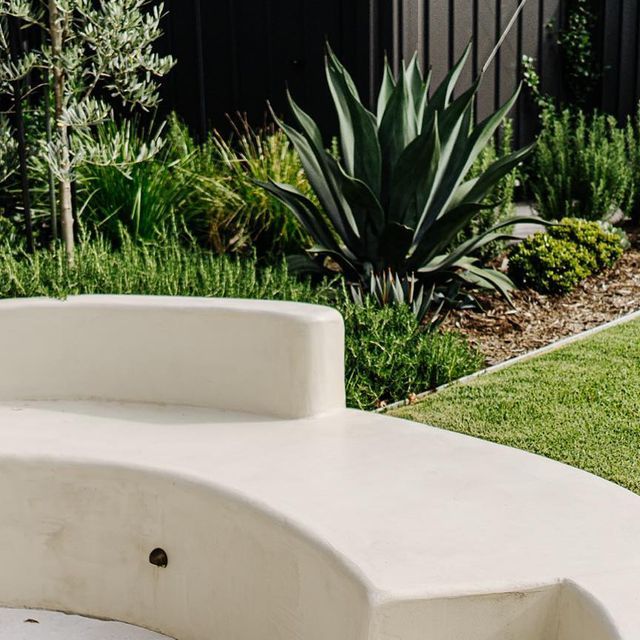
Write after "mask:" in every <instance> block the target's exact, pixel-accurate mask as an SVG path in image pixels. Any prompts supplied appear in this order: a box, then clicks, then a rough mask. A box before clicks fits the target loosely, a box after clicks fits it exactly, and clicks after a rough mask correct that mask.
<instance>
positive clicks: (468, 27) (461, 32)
mask: <svg viewBox="0 0 640 640" xmlns="http://www.w3.org/2000/svg"><path fill="white" fill-rule="evenodd" d="M473 19H474V14H473V3H472V2H469V0H456V6H455V12H454V23H453V47H452V51H453V60H454V61H457V60H458V59H459V58H460V56H461V55H462V52H463V51H464V49H465V47H466V46H467V45H468V44H469V41H470V40H471V37H472V35H473V31H474V29H473ZM473 79H474V68H473V55H472V56H471V58H470V59H469V62H468V63H467V66H466V67H465V68H464V70H463V71H462V75H461V76H460V84H459V87H460V89H459V92H460V91H464V90H465V89H467V87H469V86H471V83H472V82H473Z"/></svg>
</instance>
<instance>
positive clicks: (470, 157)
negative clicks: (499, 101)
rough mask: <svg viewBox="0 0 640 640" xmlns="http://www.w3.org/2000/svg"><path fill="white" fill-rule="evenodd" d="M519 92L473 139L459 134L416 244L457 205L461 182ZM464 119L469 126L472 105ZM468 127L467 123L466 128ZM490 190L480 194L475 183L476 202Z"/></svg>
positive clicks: (481, 126) (485, 122) (485, 183)
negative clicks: (432, 225)
mask: <svg viewBox="0 0 640 640" xmlns="http://www.w3.org/2000/svg"><path fill="white" fill-rule="evenodd" d="M519 91H520V89H518V90H517V91H516V93H515V94H514V95H513V96H512V97H511V98H510V99H509V100H508V101H507V102H506V103H505V104H504V105H503V106H502V108H500V109H499V110H498V111H497V112H496V113H495V114H493V115H492V116H490V117H489V118H487V119H486V120H485V121H484V122H482V123H481V124H480V125H478V126H477V127H476V128H475V129H474V131H473V132H472V133H471V135H470V136H468V137H467V136H463V135H462V131H461V132H460V133H459V135H458V137H457V138H456V141H455V145H454V146H453V149H452V151H451V154H450V156H449V158H448V159H447V166H446V171H444V172H443V179H442V182H441V183H440V184H439V185H438V192H437V195H436V196H435V198H434V200H433V201H432V204H431V205H430V207H429V211H427V212H425V214H424V216H423V219H422V221H421V224H420V227H419V228H418V231H417V233H416V245H417V244H418V243H419V242H420V241H421V240H422V238H423V237H424V235H425V233H426V232H427V231H428V229H429V227H430V225H431V224H432V223H433V221H434V220H436V219H437V218H439V217H440V216H442V215H444V213H445V212H446V211H447V209H448V208H449V207H450V206H451V204H452V203H455V202H456V192H457V190H458V187H459V186H460V183H461V182H462V181H463V180H464V177H465V176H466V175H467V174H468V173H469V170H470V168H471V166H472V164H473V163H474V162H475V160H476V158H477V157H478V155H479V154H480V152H481V151H482V149H484V148H485V147H486V146H487V144H488V143H489V141H490V140H491V138H492V137H493V135H494V133H495V132H496V129H497V128H498V127H499V126H500V123H501V122H502V121H503V120H504V118H505V117H506V115H507V113H509V111H510V110H511V109H512V108H513V105H514V104H515V101H516V100H517V98H518V95H519ZM463 117H464V119H465V120H466V121H468V122H469V123H470V120H471V105H470V106H469V108H468V110H467V111H465V112H464V116H463ZM466 126H467V125H466V122H465V123H464V124H463V127H466ZM443 154H444V151H443ZM488 183H489V181H487V182H484V183H483V185H487V184H488ZM492 186H493V185H492ZM488 191H489V189H488V188H487V190H486V191H485V192H484V193H481V191H480V189H479V188H478V185H477V184H476V186H475V190H474V199H475V200H480V199H482V198H484V197H485V196H486V195H487V193H488Z"/></svg>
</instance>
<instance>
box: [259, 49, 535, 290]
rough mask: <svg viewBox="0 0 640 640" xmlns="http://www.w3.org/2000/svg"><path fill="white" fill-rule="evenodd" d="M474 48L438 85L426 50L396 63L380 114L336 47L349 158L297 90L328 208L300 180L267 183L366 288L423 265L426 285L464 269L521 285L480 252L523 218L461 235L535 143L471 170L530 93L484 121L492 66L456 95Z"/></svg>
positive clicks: (301, 130)
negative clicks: (482, 88) (330, 141)
mask: <svg viewBox="0 0 640 640" xmlns="http://www.w3.org/2000/svg"><path fill="white" fill-rule="evenodd" d="M469 52H470V49H469V48H467V50H466V51H465V53H464V55H463V57H462V58H461V59H460V61H459V62H458V63H457V64H456V65H455V67H454V68H453V69H452V70H451V71H450V73H449V74H448V75H447V77H446V78H445V79H444V81H443V82H442V84H441V85H440V86H439V87H437V88H436V89H435V91H434V92H433V94H432V95H431V96H429V89H430V75H429V76H427V77H426V78H424V77H423V75H422V72H421V70H420V67H419V64H418V62H417V59H416V58H415V57H414V59H413V60H412V61H411V62H410V63H409V65H408V66H407V67H406V68H404V67H403V71H402V72H401V73H400V74H398V76H397V77H394V76H393V74H392V72H391V69H390V68H389V66H388V65H386V67H385V73H384V79H383V82H382V86H381V89H380V92H379V98H378V105H377V113H376V114H374V113H371V112H370V111H369V110H368V109H367V108H366V107H365V106H364V105H363V103H362V102H361V100H360V97H359V95H358V91H357V89H356V87H355V85H354V82H353V80H352V79H351V77H350V76H349V74H348V73H347V71H346V69H345V68H344V67H343V66H342V65H341V64H340V62H339V61H338V59H337V58H336V56H335V55H334V54H333V53H332V52H331V51H328V54H327V59H326V74H327V80H328V84H329V88H330V90H331V95H332V97H333V101H334V105H335V108H336V111H337V114H338V119H339V123H340V147H341V159H342V160H341V161H337V160H336V159H335V158H334V157H333V155H331V154H330V153H329V152H327V151H326V150H325V145H324V143H323V140H322V137H321V134H320V131H319V128H318V127H317V125H316V124H315V122H314V121H313V120H312V119H311V118H310V116H308V115H307V114H306V113H305V112H304V111H302V109H300V107H299V106H298V105H297V104H296V103H295V101H294V100H293V98H291V96H289V103H290V105H291V109H292V111H293V114H294V116H295V120H296V123H297V128H295V127H293V126H290V125H287V124H284V123H282V122H281V123H280V125H281V127H282V128H283V130H284V131H285V132H286V134H287V135H288V137H289V139H290V140H291V142H292V144H293V145H294V147H295V149H296V150H297V151H298V153H299V155H300V158H301V161H302V165H303V167H304V169H305V172H306V174H307V177H308V179H309V182H310V184H311V186H312V188H313V190H314V192H315V194H316V196H317V199H318V201H319V203H320V206H321V208H319V207H317V206H316V205H315V204H314V203H313V202H312V201H311V200H310V199H309V198H307V197H305V196H304V195H303V194H302V193H300V192H299V191H298V190H297V189H295V188H294V187H292V186H291V185H287V184H280V183H277V182H275V181H270V182H269V183H266V184H264V187H265V188H266V189H267V190H269V191H270V192H271V193H272V194H273V195H274V196H276V197H277V198H278V199H279V200H281V201H282V202H284V203H285V204H287V206H288V207H289V208H290V209H291V210H292V211H293V213H294V214H295V215H296V217H297V218H298V219H299V221H300V222H301V224H302V225H303V226H304V227H305V229H306V230H307V232H308V233H309V234H310V235H311V236H312V238H313V239H314V242H315V246H314V247H313V248H312V249H311V250H310V251H309V254H310V255H311V256H312V257H313V258H314V260H315V261H316V264H320V265H323V264H326V261H327V259H329V260H330V261H331V262H333V263H334V264H336V263H337V264H338V265H339V267H340V269H341V270H342V272H343V273H344V275H345V276H346V278H347V279H348V280H349V281H350V282H351V283H352V284H354V285H355V286H356V287H360V289H361V290H362V291H363V292H367V291H370V290H371V287H372V284H371V283H372V278H373V279H374V283H375V279H376V278H380V277H383V275H384V274H391V277H392V278H399V279H400V280H404V279H405V278H411V277H416V278H418V279H419V281H420V283H421V286H427V287H429V289H431V288H433V287H436V288H437V289H438V290H441V289H442V288H447V287H449V286H450V285H451V282H452V281H454V280H457V281H460V282H461V283H462V284H463V285H464V286H467V287H476V286H484V287H488V288H492V289H496V290H499V291H501V292H503V293H505V294H506V293H507V292H508V290H509V289H510V288H511V287H512V283H511V281H510V280H509V279H508V278H507V277H506V276H504V274H502V273H499V272H497V271H495V270H492V269H488V268H486V267H485V266H484V265H482V264H481V263H480V262H479V261H478V260H477V258H475V257H474V252H477V251H478V250H480V249H482V247H484V246H486V245H488V244H489V243H491V242H494V241H496V240H500V239H502V238H504V237H505V235H506V234H505V233H504V232H503V229H504V228H505V227H507V226H509V225H511V224H513V223H514V222H515V221H516V219H515V218H513V219H511V220H502V221H500V222H498V223H497V224H495V225H493V226H492V227H490V228H489V229H486V230H484V231H483V232H481V233H480V234H478V235H476V236H474V237H472V238H469V239H468V240H466V241H464V242H462V243H461V244H458V245H455V244H454V246H452V242H454V239H455V238H456V237H457V236H458V234H459V233H460V231H461V230H463V229H465V228H466V227H467V226H468V225H469V224H470V223H471V222H472V221H473V220H474V218H475V217H476V216H477V215H478V214H479V213H480V212H482V211H483V210H486V209H487V208H490V207H493V206H495V203H487V201H486V198H487V195H488V194H490V193H492V191H493V190H494V188H495V186H496V185H497V184H498V183H499V182H500V181H501V180H502V179H503V178H504V177H505V176H507V175H509V174H510V173H511V172H512V171H513V169H514V168H515V167H516V166H517V165H518V164H519V163H520V162H521V161H522V159H523V158H524V157H525V156H526V154H527V153H528V151H529V150H528V149H522V150H519V151H516V152H515V153H512V154H509V155H508V156H506V157H502V158H500V159H498V160H496V161H495V162H494V163H492V164H491V165H490V166H489V167H488V168H487V169H486V170H485V171H483V172H481V174H480V175H479V176H477V177H474V178H470V179H467V175H468V174H469V171H470V169H471V167H472V166H473V164H474V162H475V160H476V159H477V158H478V156H479V154H480V153H481V152H482V150H483V149H484V148H485V147H486V146H487V144H488V143H489V142H490V140H491V139H492V137H493V135H494V133H495V131H496V129H497V128H498V126H499V125H500V123H501V122H502V121H503V120H504V118H505V117H506V115H507V114H508V112H509V111H510V110H511V108H512V107H513V105H514V103H515V101H516V99H517V95H518V94H517V93H516V94H515V95H514V96H513V97H512V98H511V99H510V100H509V101H508V102H507V103H506V104H505V105H504V106H503V107H502V108H501V109H499V110H498V111H497V112H496V113H495V114H493V115H491V116H490V117H488V118H487V119H486V120H484V121H482V122H480V123H479V124H477V125H476V124H474V117H473V112H474V103H475V97H476V93H477V90H478V85H479V82H480V78H479V79H478V80H477V81H476V82H475V83H474V84H473V85H472V86H471V87H470V88H469V89H468V90H466V91H464V92H462V93H460V94H459V96H458V97H457V98H454V91H455V89H456V85H457V82H458V79H459V77H460V74H461V72H462V69H463V67H464V65H465V63H466V61H467V59H468V57H469ZM300 262H301V261H297V264H300Z"/></svg>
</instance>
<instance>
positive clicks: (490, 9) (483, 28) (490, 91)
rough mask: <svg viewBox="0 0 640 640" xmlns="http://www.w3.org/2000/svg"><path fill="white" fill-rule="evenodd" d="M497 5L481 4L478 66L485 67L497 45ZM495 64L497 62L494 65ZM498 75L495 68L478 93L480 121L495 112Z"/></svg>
mask: <svg viewBox="0 0 640 640" xmlns="http://www.w3.org/2000/svg"><path fill="white" fill-rule="evenodd" d="M495 24H496V3H495V2H494V1H493V0H491V1H487V0H482V1H481V2H480V11H479V14H478V27H477V31H478V65H479V67H480V68H482V67H483V65H484V63H485V62H486V60H487V58H488V57H489V55H490V54H491V51H492V50H493V47H494V46H495V44H496V29H495ZM493 64H495V61H494V63H493ZM495 86H496V74H495V71H494V67H492V68H491V70H490V71H489V72H488V73H487V74H486V75H485V77H484V79H483V81H482V84H481V85H480V90H479V92H478V120H483V119H484V118H486V117H487V116H488V115H489V114H490V113H492V112H493V110H494V108H493V107H494V97H495Z"/></svg>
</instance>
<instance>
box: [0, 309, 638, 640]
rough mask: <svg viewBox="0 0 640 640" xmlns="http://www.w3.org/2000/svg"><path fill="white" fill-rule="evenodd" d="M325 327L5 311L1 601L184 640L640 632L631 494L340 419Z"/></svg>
mask: <svg viewBox="0 0 640 640" xmlns="http://www.w3.org/2000/svg"><path fill="white" fill-rule="evenodd" d="M342 340H343V329H342V322H341V319H340V317H339V316H338V315H337V314H336V313H335V312H333V311H330V310H327V309H324V308H319V307H312V306H307V305H294V304H285V303H268V302H249V301H245V302H240V301H220V300H218V301H214V300H196V299H165V298H137V297H131V298H128V297H127V298H117V297H79V298H73V299H70V300H67V301H64V302H59V301H44V300H26V301H5V302H0V400H1V402H0V606H6V607H34V608H41V609H49V610H52V611H64V612H73V613H77V614H80V615H84V616H93V617H98V618H107V619H110V620H119V621H122V622H127V623H130V624H134V625H138V626H141V627H145V628H147V629H151V630H154V631H157V632H160V633H163V634H166V635H168V636H171V637H174V638H178V639H179V640H217V639H220V640H392V639H393V640H614V639H621V638H623V639H625V640H637V639H638V638H640V543H639V541H640V498H639V497H637V496H635V495H634V494H632V493H630V492H627V491H625V490H623V489H621V488H619V487H617V486H615V485H613V484H610V483H608V482H605V481H604V480H601V479H598V478H596V477H594V476H591V475H589V474H586V473H583V472H581V471H578V470H575V469H571V468H569V467H566V466H563V465H560V464H557V463H554V462H551V461H548V460H545V459H543V458H539V457H536V456H532V455H529V454H526V453H523V452H520V451H516V450H512V449H508V448H504V447H499V446H496V445H493V444H489V443H487V442H482V441H479V440H475V439H472V438H467V437H464V436H460V435H457V434H453V433H449V432H446V431H441V430H438V429H434V428H427V427H424V426H421V425H416V424H413V423H409V422H405V421H401V420H396V419H392V418H387V417H383V416H376V415H371V414H366V413H363V412H357V411H349V410H346V409H345V408H344V390H343V346H342ZM153 551H155V553H152V552H153ZM165 554H166V561H167V566H166V567H163V566H158V565H162V564H164V559H165ZM150 558H151V559H152V560H154V562H155V564H152V563H150ZM0 637H2V636H1V629H0Z"/></svg>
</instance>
